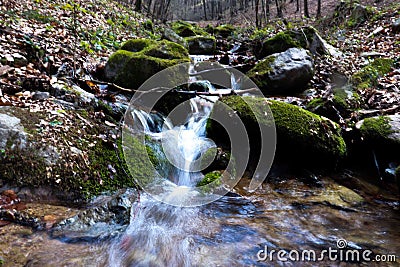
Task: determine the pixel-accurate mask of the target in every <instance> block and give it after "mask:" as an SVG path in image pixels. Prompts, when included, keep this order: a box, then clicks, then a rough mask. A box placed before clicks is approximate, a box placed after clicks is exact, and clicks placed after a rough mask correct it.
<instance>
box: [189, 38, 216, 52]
mask: <svg viewBox="0 0 400 267" xmlns="http://www.w3.org/2000/svg"><path fill="white" fill-rule="evenodd" d="M186 41H187V43H188V46H189V54H191V55H213V54H214V53H215V49H216V45H217V42H216V40H215V37H212V36H194V37H187V38H186Z"/></svg>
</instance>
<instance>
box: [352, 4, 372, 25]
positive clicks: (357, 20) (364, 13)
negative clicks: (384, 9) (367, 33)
mask: <svg viewBox="0 0 400 267" xmlns="http://www.w3.org/2000/svg"><path fill="white" fill-rule="evenodd" d="M376 12H377V11H376V9H375V8H373V7H371V6H364V5H360V4H355V5H354V6H353V10H352V11H351V14H350V16H349V18H348V20H347V26H349V27H354V26H357V25H360V24H362V23H364V22H365V21H367V20H369V19H371V18H372V17H373V15H374V14H375V13H376Z"/></svg>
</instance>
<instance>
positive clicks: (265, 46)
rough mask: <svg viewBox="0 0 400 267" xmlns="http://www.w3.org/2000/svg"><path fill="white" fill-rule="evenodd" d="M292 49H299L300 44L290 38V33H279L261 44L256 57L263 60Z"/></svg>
mask: <svg viewBox="0 0 400 267" xmlns="http://www.w3.org/2000/svg"><path fill="white" fill-rule="evenodd" d="M292 47H301V44H300V43H299V42H298V41H296V40H295V39H294V38H293V37H292V34H291V32H289V31H285V32H279V33H278V34H276V35H275V36H273V37H271V38H269V39H267V40H266V41H264V42H263V43H262V47H261V51H260V52H259V53H257V57H258V58H264V57H266V56H268V55H271V54H274V53H280V52H284V51H286V50H287V49H289V48H292Z"/></svg>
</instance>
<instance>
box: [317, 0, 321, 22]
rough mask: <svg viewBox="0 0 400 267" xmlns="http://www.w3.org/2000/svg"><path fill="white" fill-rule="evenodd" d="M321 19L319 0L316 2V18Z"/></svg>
mask: <svg viewBox="0 0 400 267" xmlns="http://www.w3.org/2000/svg"><path fill="white" fill-rule="evenodd" d="M320 17H321V0H318V7H317V18H320Z"/></svg>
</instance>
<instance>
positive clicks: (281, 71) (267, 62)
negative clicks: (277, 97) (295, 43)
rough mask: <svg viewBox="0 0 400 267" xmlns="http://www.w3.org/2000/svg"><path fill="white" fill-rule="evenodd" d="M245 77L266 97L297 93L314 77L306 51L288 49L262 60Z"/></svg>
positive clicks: (312, 67)
mask: <svg viewBox="0 0 400 267" xmlns="http://www.w3.org/2000/svg"><path fill="white" fill-rule="evenodd" d="M247 75H248V77H249V78H250V79H252V80H253V81H254V82H255V83H256V84H257V86H258V87H259V88H260V89H261V91H262V92H263V93H264V94H266V95H271V94H281V95H288V94H292V93H299V92H302V91H304V89H305V87H306V85H307V84H308V82H309V81H310V80H311V79H312V77H313V76H314V62H313V59H312V57H311V55H310V54H309V52H308V51H307V50H305V49H302V48H289V49H288V50H286V51H285V52H282V53H277V54H273V55H270V56H268V57H266V58H264V59H263V60H261V61H260V62H259V63H257V65H256V66H255V67H254V68H253V69H251V70H250V71H249V72H248V73H247Z"/></svg>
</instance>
